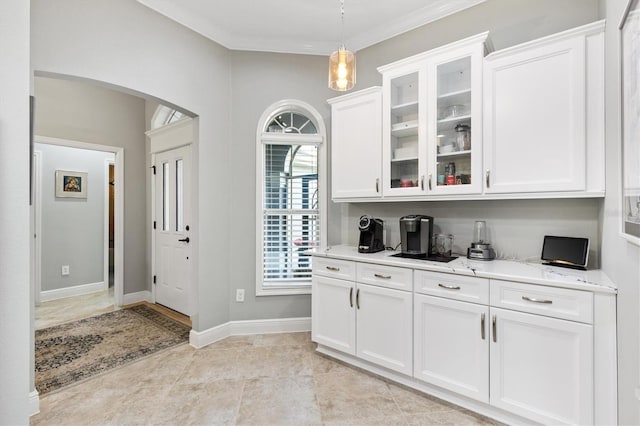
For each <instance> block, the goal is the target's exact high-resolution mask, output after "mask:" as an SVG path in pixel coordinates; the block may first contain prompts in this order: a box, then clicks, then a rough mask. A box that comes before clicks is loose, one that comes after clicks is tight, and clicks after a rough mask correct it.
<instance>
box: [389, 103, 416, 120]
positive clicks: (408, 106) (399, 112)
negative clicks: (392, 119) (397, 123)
mask: <svg viewBox="0 0 640 426" xmlns="http://www.w3.org/2000/svg"><path fill="white" fill-rule="evenodd" d="M391 112H392V113H393V115H395V116H396V117H401V116H404V115H409V114H417V113H418V101H413V102H405V103H403V104H398V105H393V106H392V107H391Z"/></svg>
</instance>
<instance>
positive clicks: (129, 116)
mask: <svg viewBox="0 0 640 426" xmlns="http://www.w3.org/2000/svg"><path fill="white" fill-rule="evenodd" d="M34 96H35V98H36V110H35V123H36V135H39V136H49V137H54V138H61V139H68V140H73V141H80V142H88V143H95V144H99V145H108V146H117V147H123V148H124V180H125V182H126V185H125V192H124V206H125V212H124V224H121V225H122V226H123V227H124V247H123V251H124V262H123V267H124V276H123V284H124V293H125V294H127V293H135V292H138V291H142V290H149V288H148V287H149V285H150V275H149V273H148V271H147V262H146V257H145V252H146V249H147V246H146V245H145V240H146V235H147V233H148V223H149V222H147V221H146V217H145V211H146V210H145V209H146V207H147V205H146V203H145V193H146V182H145V178H146V176H147V174H148V170H149V169H148V168H146V167H145V135H144V131H145V121H144V117H145V116H144V114H145V101H144V100H143V99H141V98H139V97H137V96H131V95H128V94H125V93H121V92H118V91H115V90H112V89H108V88H105V87H101V86H99V85H97V84H94V83H90V82H82V81H67V80H61V79H58V78H46V77H36V78H35V79H34ZM43 182H48V181H47V175H46V174H44V175H43ZM43 225H44V224H43ZM43 261H44V259H43ZM43 265H44V262H43ZM53 271H54V270H53V269H52V272H53ZM43 273H44V270H43ZM57 273H58V276H59V275H60V271H59V267H58V271H57ZM100 281H102V280H100ZM44 282H45V280H44V276H43V284H44ZM90 282H91V281H87V282H85V283H83V284H88V283H90ZM96 282H97V281H96ZM43 289H44V287H43Z"/></svg>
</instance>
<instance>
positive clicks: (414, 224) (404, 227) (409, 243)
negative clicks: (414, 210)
mask: <svg viewBox="0 0 640 426" xmlns="http://www.w3.org/2000/svg"><path fill="white" fill-rule="evenodd" d="M432 235H433V218H432V217H431V216H424V215H415V214H412V215H408V216H403V217H401V218H400V244H401V246H402V254H405V255H410V256H411V257H428V256H429V255H431V237H432Z"/></svg>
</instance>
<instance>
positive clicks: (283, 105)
mask: <svg viewBox="0 0 640 426" xmlns="http://www.w3.org/2000/svg"><path fill="white" fill-rule="evenodd" d="M286 111H293V112H298V113H300V114H303V115H305V116H307V117H308V118H310V119H311V120H312V121H313V122H314V123H313V124H314V125H315V126H316V130H317V131H318V133H317V134H316V135H308V134H297V133H296V134H291V135H289V134H286V133H282V134H281V133H269V132H267V131H266V130H267V126H268V124H269V123H270V122H271V120H272V119H273V118H274V117H275V116H276V115H278V114H281V113H283V112H286ZM294 138H295V144H298V145H303V144H312V145H317V146H318V202H319V204H320V206H319V207H320V208H319V209H318V216H319V218H320V243H321V244H323V245H324V244H326V241H327V207H328V206H327V199H328V198H327V190H328V187H327V167H326V149H327V147H326V141H327V132H326V128H325V124H324V120H323V118H322V116H321V115H320V114H319V113H318V111H317V110H316V109H315V108H314V107H312V106H311V105H309V104H308V103H306V102H303V101H299V100H296V99H283V100H281V101H278V102H275V103H273V104H271V105H270V106H268V107H267V108H266V109H265V111H264V112H263V113H262V116H261V117H260V119H259V120H258V127H257V130H256V145H255V146H256V258H255V259H256V260H255V264H256V269H255V270H256V296H282V295H295V294H311V282H309V283H308V285H306V284H305V285H300V284H298V285H294V286H293V285H288V286H287V285H282V286H278V287H275V286H269V287H267V288H265V287H264V281H263V280H262V272H263V263H262V258H263V252H262V249H263V247H264V245H263V243H264V241H263V236H264V233H263V225H264V223H263V215H262V210H263V206H264V160H265V159H264V148H263V145H264V143H271V144H283V145H284V144H286V145H290V144H292V140H293V139H294Z"/></svg>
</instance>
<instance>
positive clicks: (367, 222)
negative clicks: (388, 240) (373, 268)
mask: <svg viewBox="0 0 640 426" xmlns="http://www.w3.org/2000/svg"><path fill="white" fill-rule="evenodd" d="M358 229H359V230H360V238H359V240H358V252H359V253H376V252H379V251H382V250H384V232H383V230H384V228H383V222H382V219H377V218H375V217H371V216H368V215H364V216H361V217H360V221H359V222H358Z"/></svg>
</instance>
